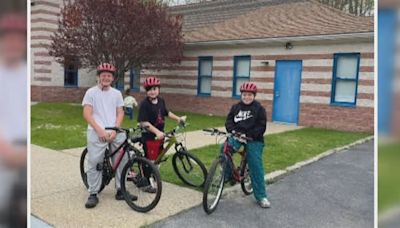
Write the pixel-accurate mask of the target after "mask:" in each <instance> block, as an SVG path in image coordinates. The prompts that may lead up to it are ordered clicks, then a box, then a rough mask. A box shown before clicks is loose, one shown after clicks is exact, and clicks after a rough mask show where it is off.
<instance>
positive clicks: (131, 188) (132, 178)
mask: <svg viewBox="0 0 400 228" xmlns="http://www.w3.org/2000/svg"><path fill="white" fill-rule="evenodd" d="M145 170H146V171H145ZM149 189H152V190H154V192H150V191H149ZM121 191H122V193H123V194H124V198H125V201H126V203H127V204H128V205H129V206H130V207H131V208H132V209H133V210H135V211H138V212H148V211H150V210H152V209H153V208H155V207H156V206H157V204H158V202H159V201H160V198H161V192H162V185H161V177H160V172H159V171H158V168H157V167H156V166H155V165H154V164H153V163H152V162H151V161H149V160H147V159H145V158H141V157H136V158H134V159H132V160H130V161H129V162H128V163H127V164H126V165H125V167H124V169H123V170H122V174H121ZM129 193H130V194H132V195H135V196H137V200H135V201H132V200H131V198H130V197H129Z"/></svg>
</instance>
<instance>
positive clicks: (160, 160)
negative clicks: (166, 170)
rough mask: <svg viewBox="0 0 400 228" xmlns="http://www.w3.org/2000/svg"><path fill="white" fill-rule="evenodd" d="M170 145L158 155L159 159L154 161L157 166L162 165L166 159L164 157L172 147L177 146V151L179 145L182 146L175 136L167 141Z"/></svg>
mask: <svg viewBox="0 0 400 228" xmlns="http://www.w3.org/2000/svg"><path fill="white" fill-rule="evenodd" d="M167 142H168V144H167V146H166V147H165V148H164V149H163V150H162V151H161V153H160V154H159V155H158V157H157V159H156V160H155V161H154V163H155V164H157V165H158V164H160V163H161V162H162V159H163V157H164V155H165V154H166V153H167V151H168V150H169V149H171V147H172V146H173V145H175V149H176V150H177V147H178V145H180V143H178V140H177V139H176V136H175V135H172V136H171V137H170V138H169V139H168V140H167Z"/></svg>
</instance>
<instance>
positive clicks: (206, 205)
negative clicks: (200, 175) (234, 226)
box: [203, 157, 225, 214]
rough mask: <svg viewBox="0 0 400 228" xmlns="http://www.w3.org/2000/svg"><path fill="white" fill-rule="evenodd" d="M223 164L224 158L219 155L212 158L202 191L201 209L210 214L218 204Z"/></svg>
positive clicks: (222, 187)
mask: <svg viewBox="0 0 400 228" xmlns="http://www.w3.org/2000/svg"><path fill="white" fill-rule="evenodd" d="M224 166H225V159H224V158H223V157H220V158H218V159H216V160H214V162H213V164H212V165H211V169H210V172H209V174H208V176H207V180H206V183H205V186H204V191H203V209H204V211H205V212H206V213H207V214H211V213H212V212H214V211H215V209H216V208H217V206H218V203H219V200H220V199H221V196H222V190H223V189H224V179H225V178H224V170H225V169H224Z"/></svg>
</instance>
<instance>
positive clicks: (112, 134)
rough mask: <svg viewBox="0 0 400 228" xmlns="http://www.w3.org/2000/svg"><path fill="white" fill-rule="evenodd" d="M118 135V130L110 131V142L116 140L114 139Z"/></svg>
mask: <svg viewBox="0 0 400 228" xmlns="http://www.w3.org/2000/svg"><path fill="white" fill-rule="evenodd" d="M116 137H117V132H116V131H110V132H108V140H107V141H108V142H112V141H114V139H115V138H116Z"/></svg>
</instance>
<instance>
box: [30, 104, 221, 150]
mask: <svg viewBox="0 0 400 228" xmlns="http://www.w3.org/2000/svg"><path fill="white" fill-rule="evenodd" d="M31 110H32V111H31V138H32V143H33V144H36V145H40V146H44V147H47V148H51V149H56V150H60V149H68V148H75V147H83V146H85V145H86V128H87V124H86V122H85V120H84V119H83V116H82V107H81V105H80V104H68V103H39V104H36V105H34V106H32V109H31ZM175 114H177V115H179V116H182V115H187V122H188V126H187V128H186V131H193V130H200V129H203V128H206V127H219V126H223V125H224V122H225V117H220V116H212V117H210V116H207V115H200V114H195V113H183V112H176V113H175ZM136 117H137V109H136V110H135V112H134V120H129V118H128V117H125V118H124V122H123V127H135V126H136V124H137V122H136V120H135V119H136ZM175 125H176V122H175V121H173V120H170V119H168V118H167V121H166V130H169V129H172V128H173V127H174V126H175Z"/></svg>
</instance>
